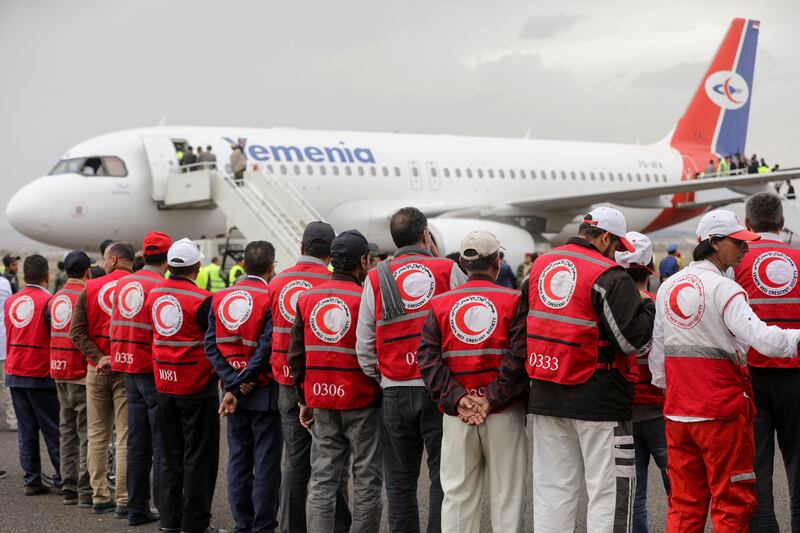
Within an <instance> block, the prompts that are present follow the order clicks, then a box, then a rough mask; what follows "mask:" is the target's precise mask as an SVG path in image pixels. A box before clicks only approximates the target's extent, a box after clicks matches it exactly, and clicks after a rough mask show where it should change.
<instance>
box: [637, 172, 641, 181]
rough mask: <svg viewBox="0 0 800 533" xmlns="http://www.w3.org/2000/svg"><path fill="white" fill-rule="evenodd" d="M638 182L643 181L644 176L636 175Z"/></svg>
mask: <svg viewBox="0 0 800 533" xmlns="http://www.w3.org/2000/svg"><path fill="white" fill-rule="evenodd" d="M636 181H642V175H641V174H638V173H637V174H636Z"/></svg>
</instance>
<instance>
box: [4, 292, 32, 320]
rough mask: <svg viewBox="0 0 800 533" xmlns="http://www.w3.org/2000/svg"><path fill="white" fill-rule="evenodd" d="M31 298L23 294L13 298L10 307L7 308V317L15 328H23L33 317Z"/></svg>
mask: <svg viewBox="0 0 800 533" xmlns="http://www.w3.org/2000/svg"><path fill="white" fill-rule="evenodd" d="M33 310H34V305H33V298H31V297H30V296H28V295H27V294H26V295H23V296H20V297H19V298H17V299H16V300H14V303H13V304H11V308H10V309H9V310H8V318H9V319H11V323H12V324H14V327H16V328H24V327H25V326H27V325H28V324H30V323H31V320H32V319H33Z"/></svg>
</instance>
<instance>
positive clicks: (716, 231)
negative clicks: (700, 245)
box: [697, 209, 761, 242]
mask: <svg viewBox="0 0 800 533" xmlns="http://www.w3.org/2000/svg"><path fill="white" fill-rule="evenodd" d="M711 237H730V238H731V239H738V240H740V241H757V240H758V239H760V238H761V236H760V235H758V234H757V233H753V232H752V231H747V228H746V227H745V226H744V224H742V221H741V220H739V217H737V216H736V213H734V212H733V211H727V210H725V209H715V210H714V211H709V212H708V213H706V214H705V215H703V218H701V219H700V223H699V224H697V242H701V241H705V240H707V239H710V238H711Z"/></svg>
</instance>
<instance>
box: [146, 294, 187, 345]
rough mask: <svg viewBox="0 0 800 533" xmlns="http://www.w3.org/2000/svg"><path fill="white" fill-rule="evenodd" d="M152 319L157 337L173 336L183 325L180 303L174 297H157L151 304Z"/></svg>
mask: <svg viewBox="0 0 800 533" xmlns="http://www.w3.org/2000/svg"><path fill="white" fill-rule="evenodd" d="M152 319H153V325H154V326H155V328H156V331H157V332H158V333H159V335H162V336H164V337H171V336H172V335H175V334H176V333H177V332H178V330H179V329H181V326H182V325H183V310H182V309H181V303H180V302H179V301H178V299H177V298H175V297H174V296H170V295H164V296H159V297H158V299H157V300H156V301H155V303H154V304H153V311H152Z"/></svg>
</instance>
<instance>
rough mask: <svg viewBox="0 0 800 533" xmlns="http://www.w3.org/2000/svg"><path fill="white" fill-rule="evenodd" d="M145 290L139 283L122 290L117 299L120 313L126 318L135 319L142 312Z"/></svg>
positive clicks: (133, 283) (136, 282) (128, 285)
mask: <svg viewBox="0 0 800 533" xmlns="http://www.w3.org/2000/svg"><path fill="white" fill-rule="evenodd" d="M143 304H144V289H143V288H142V284H141V283H139V282H138V281H134V282H131V283H128V284H127V285H125V286H124V287H122V290H120V292H119V295H118V297H117V305H119V312H120V314H121V315H122V316H124V317H125V318H133V317H135V316H136V315H137V314H139V311H141V310H142V305H143Z"/></svg>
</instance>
